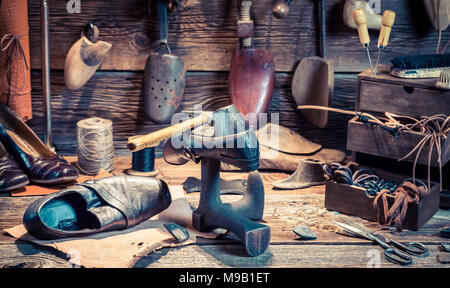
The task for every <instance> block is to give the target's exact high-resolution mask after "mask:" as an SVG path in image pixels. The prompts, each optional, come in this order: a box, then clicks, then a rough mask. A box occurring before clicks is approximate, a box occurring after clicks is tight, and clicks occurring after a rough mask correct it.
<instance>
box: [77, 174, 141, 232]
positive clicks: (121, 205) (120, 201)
mask: <svg viewBox="0 0 450 288" xmlns="http://www.w3.org/2000/svg"><path fill="white" fill-rule="evenodd" d="M88 182H89V181H88ZM79 185H80V186H84V187H86V188H90V189H93V190H94V191H95V192H97V194H98V195H99V196H100V197H101V198H102V199H103V200H104V201H105V202H107V203H108V204H109V205H111V206H113V207H114V208H116V209H117V210H119V211H120V212H122V214H124V216H125V219H126V222H127V224H126V228H128V227H130V226H133V225H134V224H136V221H137V218H138V211H136V209H135V207H130V206H127V205H126V204H125V203H128V202H129V201H128V200H127V199H125V198H123V195H122V194H120V193H112V191H115V189H113V188H112V187H111V186H110V185H108V184H105V183H98V182H95V183H92V184H91V183H86V182H85V183H83V184H79Z"/></svg>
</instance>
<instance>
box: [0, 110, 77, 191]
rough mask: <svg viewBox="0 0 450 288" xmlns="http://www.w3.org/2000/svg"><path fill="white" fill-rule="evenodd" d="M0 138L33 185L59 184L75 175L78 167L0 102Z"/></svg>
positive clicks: (71, 179) (69, 180) (70, 180)
mask: <svg viewBox="0 0 450 288" xmlns="http://www.w3.org/2000/svg"><path fill="white" fill-rule="evenodd" d="M0 141H1V142H2V144H3V145H4V146H5V148H6V151H7V152H8V153H9V154H10V155H11V156H13V157H14V159H15V161H16V162H17V164H18V165H19V167H20V168H21V169H22V171H24V172H25V174H27V175H28V179H29V180H30V182H33V183H37V184H50V185H54V184H62V183H69V182H73V181H75V180H76V179H77V178H78V175H79V174H78V170H77V169H76V168H75V167H73V166H72V165H70V164H69V163H67V161H66V160H65V159H63V158H61V157H59V156H58V155H56V154H55V153H54V152H53V151H52V150H50V149H49V148H48V147H47V146H46V145H45V144H44V143H43V142H42V141H41V140H40V139H39V137H38V136H37V135H36V134H35V133H34V132H33V130H31V128H30V127H28V125H27V124H25V122H23V121H22V120H21V119H20V118H18V117H17V116H16V114H15V113H14V112H12V111H11V110H10V109H9V108H8V107H6V106H5V105H3V104H1V103H0Z"/></svg>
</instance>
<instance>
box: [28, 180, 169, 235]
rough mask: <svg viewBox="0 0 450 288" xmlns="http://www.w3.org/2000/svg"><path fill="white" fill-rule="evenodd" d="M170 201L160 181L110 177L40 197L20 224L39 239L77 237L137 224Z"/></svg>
mask: <svg viewBox="0 0 450 288" xmlns="http://www.w3.org/2000/svg"><path fill="white" fill-rule="evenodd" d="M171 201H172V199H171V196H170V191H169V188H168V186H167V184H166V183H165V182H164V181H162V180H159V179H156V178H149V177H139V176H127V175H121V176H113V177H108V178H103V179H99V180H88V181H86V182H84V183H83V184H78V185H75V186H73V187H70V188H67V189H64V190H62V191H59V192H56V193H53V194H50V195H47V196H44V197H43V198H40V199H39V200H37V201H36V202H34V203H32V204H31V205H30V206H29V207H28V209H27V210H26V211H25V215H24V217H23V223H24V225H25V228H26V229H27V231H28V233H29V234H30V235H32V236H34V237H37V238H39V239H58V238H67V237H80V236H86V235H91V234H94V233H99V232H105V231H112V230H122V229H126V228H130V227H133V226H136V225H137V224H139V223H141V222H142V221H145V220H147V219H149V218H151V217H153V216H154V215H156V214H158V213H160V212H161V211H163V210H165V209H166V208H167V207H169V205H170V203H171Z"/></svg>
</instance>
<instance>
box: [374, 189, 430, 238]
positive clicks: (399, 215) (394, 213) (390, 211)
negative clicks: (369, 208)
mask: <svg viewBox="0 0 450 288" xmlns="http://www.w3.org/2000/svg"><path fill="white" fill-rule="evenodd" d="M417 183H418V185H416V184H417ZM416 184H414V183H412V182H409V181H405V182H403V183H402V184H401V185H399V186H398V187H397V189H395V191H394V192H393V193H392V192H391V191H390V190H388V189H383V190H381V191H380V192H379V193H378V195H377V196H376V197H375V199H374V201H373V206H374V208H376V209H378V214H379V215H381V212H380V209H379V205H378V202H379V201H380V199H381V201H382V207H383V212H384V213H383V215H384V219H383V220H384V222H383V223H386V224H387V225H391V224H395V228H396V229H397V231H398V232H400V231H402V226H403V222H404V221H405V218H406V212H407V211H408V206H409V205H410V204H411V203H417V204H419V201H420V199H422V198H423V197H425V196H426V195H428V194H429V193H430V190H429V189H428V188H427V186H426V185H425V183H423V182H421V181H419V180H416ZM388 194H390V195H393V196H394V197H395V201H394V204H392V206H391V207H389V205H388V200H387V195H388Z"/></svg>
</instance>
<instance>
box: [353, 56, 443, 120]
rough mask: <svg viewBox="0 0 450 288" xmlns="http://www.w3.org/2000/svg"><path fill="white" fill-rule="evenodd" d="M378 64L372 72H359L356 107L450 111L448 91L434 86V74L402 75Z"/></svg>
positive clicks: (427, 112) (427, 113)
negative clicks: (377, 68) (428, 76)
mask: <svg viewBox="0 0 450 288" xmlns="http://www.w3.org/2000/svg"><path fill="white" fill-rule="evenodd" d="M389 69H390V68H389V66H386V65H380V71H379V73H377V75H375V74H374V73H372V72H371V71H370V70H366V71H364V72H362V73H360V74H359V75H358V85H359V87H358V90H359V91H358V95H357V100H356V110H357V111H373V112H382V113H384V112H391V113H396V114H399V115H407V116H413V117H420V116H431V115H436V114H447V115H448V114H449V113H450V91H449V90H440V89H438V88H436V87H435V83H436V81H437V79H436V78H430V79H402V78H398V77H394V76H391V75H390V74H389Z"/></svg>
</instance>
